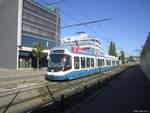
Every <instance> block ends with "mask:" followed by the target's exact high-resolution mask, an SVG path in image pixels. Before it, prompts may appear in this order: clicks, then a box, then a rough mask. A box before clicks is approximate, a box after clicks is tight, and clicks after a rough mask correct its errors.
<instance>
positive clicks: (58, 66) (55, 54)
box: [46, 46, 118, 80]
mask: <svg viewBox="0 0 150 113" xmlns="http://www.w3.org/2000/svg"><path fill="white" fill-rule="evenodd" d="M47 58H48V69H47V74H46V78H48V79H50V80H72V79H76V78H80V77H84V76H88V75H92V74H96V73H100V72H104V71H108V70H112V69H114V68H115V67H116V66H118V57H114V56H104V55H96V53H95V52H94V51H91V50H90V51H86V50H84V49H83V48H77V47H76V48H73V47H69V46H68V47H65V46H59V47H55V48H53V49H51V50H50V51H49V53H48V57H47Z"/></svg>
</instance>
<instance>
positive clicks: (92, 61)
mask: <svg viewBox="0 0 150 113" xmlns="http://www.w3.org/2000/svg"><path fill="white" fill-rule="evenodd" d="M91 67H94V58H91Z"/></svg>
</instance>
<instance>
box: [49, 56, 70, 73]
mask: <svg viewBox="0 0 150 113" xmlns="http://www.w3.org/2000/svg"><path fill="white" fill-rule="evenodd" d="M69 69H71V56H69V55H66V54H51V55H50V56H49V64H48V71H51V72H57V71H66V70H69Z"/></svg>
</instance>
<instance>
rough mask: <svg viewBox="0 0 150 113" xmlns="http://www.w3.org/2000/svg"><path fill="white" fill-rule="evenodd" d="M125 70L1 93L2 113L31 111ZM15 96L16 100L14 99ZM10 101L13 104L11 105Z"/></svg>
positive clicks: (38, 83) (0, 109)
mask: <svg viewBox="0 0 150 113" xmlns="http://www.w3.org/2000/svg"><path fill="white" fill-rule="evenodd" d="M125 68H126V67H121V68H120V67H119V68H117V69H115V70H113V71H110V72H105V73H101V74H95V75H92V76H88V77H84V78H79V79H75V80H72V81H62V82H57V81H46V80H45V79H44V78H43V80H44V81H42V82H35V83H36V84H33V85H30V86H26V87H21V88H14V89H9V90H6V91H1V92H0V112H2V113H3V112H4V111H5V110H6V108H8V110H7V113H11V112H14V113H17V112H21V111H22V110H24V109H29V108H30V107H31V106H32V107H33V106H36V105H37V103H38V104H40V103H41V104H43V103H46V102H47V101H48V102H50V101H52V100H54V99H56V98H59V97H61V95H62V94H70V93H72V92H74V91H77V90H82V88H84V87H85V86H89V87H90V85H93V84H96V83H97V81H102V80H104V79H105V78H107V77H111V76H113V75H115V74H116V73H119V72H120V71H122V70H124V69H125ZM32 83H33V82H32ZM18 92H19V93H18ZM16 95H17V96H16ZM15 96H16V98H14V97H15ZM13 99H14V100H13ZM10 100H12V101H13V102H12V103H11V101H10Z"/></svg>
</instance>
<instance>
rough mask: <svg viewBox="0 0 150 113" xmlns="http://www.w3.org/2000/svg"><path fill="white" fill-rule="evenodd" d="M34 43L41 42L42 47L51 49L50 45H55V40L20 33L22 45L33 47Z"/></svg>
mask: <svg viewBox="0 0 150 113" xmlns="http://www.w3.org/2000/svg"><path fill="white" fill-rule="evenodd" d="M36 44H41V45H42V46H43V47H44V49H51V48H52V47H54V46H56V42H54V41H49V40H44V39H40V38H36V37H32V36H27V35H22V46H25V47H35V45H36Z"/></svg>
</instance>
